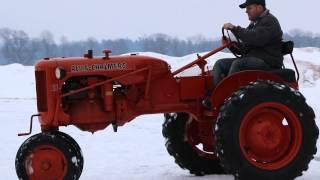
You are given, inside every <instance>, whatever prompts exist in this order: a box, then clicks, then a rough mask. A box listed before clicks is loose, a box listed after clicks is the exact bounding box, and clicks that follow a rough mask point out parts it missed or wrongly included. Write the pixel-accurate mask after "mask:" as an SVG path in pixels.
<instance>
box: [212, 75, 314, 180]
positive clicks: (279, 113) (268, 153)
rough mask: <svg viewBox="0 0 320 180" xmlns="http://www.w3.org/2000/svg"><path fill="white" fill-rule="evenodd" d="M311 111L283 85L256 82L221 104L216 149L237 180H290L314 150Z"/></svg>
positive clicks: (309, 158)
mask: <svg viewBox="0 0 320 180" xmlns="http://www.w3.org/2000/svg"><path fill="white" fill-rule="evenodd" d="M314 119H315V115H314V112H313V110H312V108H311V107H309V106H308V105H307V103H306V101H305V98H304V97H303V95H302V94H301V93H300V92H299V91H298V90H295V89H292V88H290V87H289V86H287V85H284V84H279V83H275V82H272V81H258V82H254V83H251V84H249V85H248V86H246V87H243V88H241V89H240V90H239V91H237V92H235V93H234V94H233V95H232V96H231V97H230V98H229V99H228V100H226V101H225V103H224V105H223V106H222V107H221V108H220V113H219V116H218V119H217V122H216V125H215V135H216V143H217V145H216V148H217V150H216V151H217V153H218V156H219V158H220V159H221V164H222V166H223V167H224V168H225V170H226V171H227V172H229V173H232V174H234V176H235V177H236V179H241V180H248V179H260V180H271V179H281V180H292V179H294V178H296V177H298V176H301V175H302V172H303V171H305V170H307V169H308V164H309V162H310V161H311V160H312V159H313V157H314V154H315V153H316V151H317V147H316V142H317V138H318V134H319V130H318V127H317V126H316V124H315V120H314Z"/></svg>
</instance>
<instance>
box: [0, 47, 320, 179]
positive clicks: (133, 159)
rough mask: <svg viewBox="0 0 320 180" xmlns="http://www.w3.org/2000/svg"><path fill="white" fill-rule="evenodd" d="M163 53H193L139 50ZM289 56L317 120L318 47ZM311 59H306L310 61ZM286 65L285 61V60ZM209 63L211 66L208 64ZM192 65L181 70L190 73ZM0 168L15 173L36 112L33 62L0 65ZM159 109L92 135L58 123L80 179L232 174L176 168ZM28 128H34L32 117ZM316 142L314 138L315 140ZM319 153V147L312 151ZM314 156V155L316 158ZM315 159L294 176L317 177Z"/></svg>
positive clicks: (8, 175)
mask: <svg viewBox="0 0 320 180" xmlns="http://www.w3.org/2000/svg"><path fill="white" fill-rule="evenodd" d="M141 54H144V55H150V56H156V57H159V58H162V59H165V60H167V61H168V62H169V64H171V66H172V69H176V68H178V67H180V66H182V65H184V64H186V63H188V62H190V61H192V60H193V59H194V58H195V57H196V55H195V54H192V55H189V56H185V57H179V58H177V57H169V56H165V55H159V54H155V53H141ZM222 57H232V55H230V54H227V53H219V54H217V56H214V57H212V58H210V59H209V63H208V64H209V65H211V66H212V65H213V62H214V61H215V60H216V59H219V58H222ZM295 57H296V59H297V60H298V66H299V67H300V71H301V85H302V86H301V91H302V93H303V94H304V95H305V96H306V98H307V101H308V103H309V104H310V105H311V106H312V107H313V108H314V110H315V112H316V117H317V123H318V125H319V126H320V118H319V117H320V98H319V95H318V93H319V92H320V80H319V79H320V78H319V77H320V51H319V49H315V48H304V49H296V50H295ZM311 60H312V61H311ZM286 64H287V66H288V67H290V61H289V60H286ZM209 68H211V67H209ZM195 73H197V69H193V70H190V71H188V72H185V73H184V75H189V74H195ZM0 84H1V88H0V122H1V129H0V155H1V156H0V172H1V179H8V180H14V179H17V177H16V174H15V167H14V160H15V155H16V152H17V150H18V148H19V146H20V145H21V143H22V142H23V141H24V140H25V139H26V138H27V137H18V136H17V133H19V132H25V131H27V129H28V123H29V117H30V115H31V114H34V113H36V101H35V87H34V72H33V67H25V66H22V65H19V64H12V65H7V66H0ZM162 122H163V115H148V116H141V117H138V118H137V119H136V120H134V121H133V122H131V123H129V124H127V125H125V126H124V127H120V128H119V130H118V132H117V133H113V131H112V128H111V127H108V128H107V129H106V130H104V131H99V132H97V133H95V134H94V135H92V134H91V133H88V132H82V131H80V130H78V129H77V128H75V127H72V126H70V127H65V128H61V130H62V131H64V132H67V133H68V134H70V135H71V136H72V137H74V138H75V140H76V141H77V142H78V143H79V145H80V146H81V148H82V151H83V154H84V158H85V164H84V170H83V174H82V176H81V180H92V179H94V180H104V179H108V180H112V179H117V180H119V179H120V180H122V179H123V180H126V179H128V180H129V179H130V180H141V179H146V180H153V179H154V180H158V179H163V180H231V179H233V177H232V176H228V175H224V176H217V175H210V176H203V177H195V176H192V175H189V173H188V172H187V171H185V170H182V169H180V168H179V167H178V166H177V165H176V164H175V163H174V160H173V158H172V157H171V156H169V155H168V153H167V151H166V149H165V146H164V139H163V137H162V135H161V127H162V126H161V125H162ZM33 127H34V129H33V134H35V133H38V132H39V131H40V129H39V124H38V122H35V124H34V126H33ZM318 148H320V144H319V142H318ZM317 157H320V153H318V154H317ZM318 159H319V160H320V158H318ZM319 169H320V162H319V161H316V160H313V161H312V162H311V164H310V168H309V170H308V171H307V172H305V173H304V175H303V176H302V177H299V178H298V180H318V179H320V171H319Z"/></svg>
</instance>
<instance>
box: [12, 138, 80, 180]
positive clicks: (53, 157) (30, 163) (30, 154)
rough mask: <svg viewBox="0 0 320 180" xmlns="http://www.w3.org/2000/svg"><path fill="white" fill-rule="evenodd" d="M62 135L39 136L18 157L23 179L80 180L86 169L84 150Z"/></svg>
mask: <svg viewBox="0 0 320 180" xmlns="http://www.w3.org/2000/svg"><path fill="white" fill-rule="evenodd" d="M75 144H76V142H75V141H74V140H73V139H72V138H71V137H70V136H68V135H66V134H64V133H61V132H46V133H39V134H36V135H33V136H31V137H30V138H28V139H27V140H26V141H25V142H24V143H23V144H22V145H21V146H20V148H19V150H18V152H17V155H16V163H15V164H16V172H17V175H18V178H19V179H24V180H27V179H29V180H31V179H35V180H37V179H64V180H77V179H79V177H80V175H81V171H82V167H83V157H82V154H81V150H80V147H79V146H78V145H75Z"/></svg>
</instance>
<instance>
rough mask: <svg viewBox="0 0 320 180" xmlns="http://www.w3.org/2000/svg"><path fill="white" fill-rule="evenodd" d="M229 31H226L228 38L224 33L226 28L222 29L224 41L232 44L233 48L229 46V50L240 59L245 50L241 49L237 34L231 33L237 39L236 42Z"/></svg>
mask: <svg viewBox="0 0 320 180" xmlns="http://www.w3.org/2000/svg"><path fill="white" fill-rule="evenodd" d="M229 31H230V30H226V32H227V36H225V33H224V32H225V30H224V28H222V40H223V41H229V42H231V46H229V47H228V49H229V50H230V51H231V53H232V54H233V55H234V56H235V57H237V58H240V57H242V55H243V54H244V52H243V48H241V47H242V46H241V44H242V43H241V42H240V39H239V38H238V37H237V36H236V35H235V34H233V32H232V31H230V32H231V33H232V34H233V36H234V37H235V39H236V41H232V40H231V37H230V34H229Z"/></svg>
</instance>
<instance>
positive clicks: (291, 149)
mask: <svg viewBox="0 0 320 180" xmlns="http://www.w3.org/2000/svg"><path fill="white" fill-rule="evenodd" d="M301 131H302V130H301V126H300V122H299V119H298V118H297V116H296V115H295V114H294V112H292V110H290V109H289V108H288V107H286V106H284V105H282V104H279V103H271V102H270V103H262V104H260V105H258V106H256V107H254V108H252V109H251V110H250V111H249V112H248V113H247V114H246V115H245V117H244V119H243V121H242V123H241V126H240V131H239V142H240V146H241V150H242V152H243V154H244V156H245V158H246V159H247V160H249V162H251V163H252V164H254V165H255V166H258V167H260V168H262V169H267V170H274V169H279V168H281V167H283V166H285V165H287V164H288V163H289V162H290V161H291V160H292V159H293V158H294V157H295V156H296V154H297V153H298V151H299V148H300V145H301V141H302V132H301Z"/></svg>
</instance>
